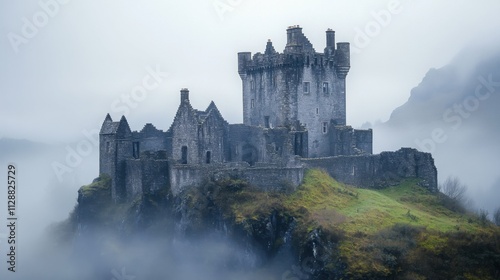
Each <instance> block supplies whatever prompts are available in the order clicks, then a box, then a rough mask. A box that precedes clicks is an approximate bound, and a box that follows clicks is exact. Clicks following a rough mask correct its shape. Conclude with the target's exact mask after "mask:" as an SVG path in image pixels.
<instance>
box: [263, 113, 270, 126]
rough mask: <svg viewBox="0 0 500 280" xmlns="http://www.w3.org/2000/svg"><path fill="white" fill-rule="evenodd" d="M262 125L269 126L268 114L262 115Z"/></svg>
mask: <svg viewBox="0 0 500 280" xmlns="http://www.w3.org/2000/svg"><path fill="white" fill-rule="evenodd" d="M264 126H265V127H266V128H269V127H270V125H269V116H265V117H264Z"/></svg>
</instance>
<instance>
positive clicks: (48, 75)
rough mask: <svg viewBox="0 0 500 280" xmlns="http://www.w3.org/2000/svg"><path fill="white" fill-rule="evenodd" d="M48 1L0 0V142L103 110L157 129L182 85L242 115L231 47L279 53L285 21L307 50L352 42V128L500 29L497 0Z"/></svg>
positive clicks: (46, 132)
mask: <svg viewBox="0 0 500 280" xmlns="http://www.w3.org/2000/svg"><path fill="white" fill-rule="evenodd" d="M56 1H57V0H41V1H27V0H25V1H6V0H1V2H0V34H1V37H0V38H1V39H0V54H1V56H0V120H1V121H0V137H11V138H27V139H30V140H37V141H44V142H52V141H58V142H65V141H77V140H78V139H80V138H82V137H84V136H83V135H82V131H84V130H87V131H90V130H92V129H97V128H99V126H100V124H101V122H102V121H103V119H104V117H105V115H106V113H108V112H109V113H111V116H112V117H113V118H114V119H115V120H117V119H119V117H120V116H121V115H122V114H126V115H127V118H128V120H129V123H130V125H131V128H132V129H133V130H140V129H141V128H142V127H143V125H144V124H145V123H146V122H152V123H153V124H154V125H155V126H157V127H158V128H160V129H163V130H166V129H168V128H169V126H170V124H171V122H172V118H173V116H174V114H175V111H176V109H177V106H178V103H179V90H180V89H181V88H183V87H187V88H189V89H190V91H191V94H190V97H191V98H190V99H191V103H192V104H193V106H194V107H195V108H198V109H205V108H206V106H208V104H209V102H210V100H214V101H215V102H216V104H217V106H218V107H219V109H220V110H221V112H222V114H223V116H224V117H225V118H226V119H227V120H228V121H229V122H230V123H235V122H241V121H242V105H241V81H240V78H239V76H238V73H237V52H241V51H250V52H252V53H255V52H263V51H264V49H265V44H266V41H267V39H271V40H272V41H273V44H274V46H275V48H276V50H278V51H280V52H281V51H283V49H284V47H285V41H286V28H287V26H289V25H295V24H299V25H300V26H302V27H303V32H304V33H305V34H306V36H307V37H308V38H309V39H310V41H311V42H312V43H313V45H314V47H315V49H316V51H323V48H324V47H325V31H326V29H327V28H332V29H334V30H335V31H336V39H337V42H339V41H347V42H350V43H351V51H352V52H351V71H350V73H349V75H348V77H347V102H348V108H347V109H348V113H347V115H348V116H347V117H348V123H350V124H352V125H353V126H355V127H358V126H361V125H362V124H363V123H364V122H366V121H369V122H374V121H377V120H382V121H385V120H387V119H388V117H389V115H390V113H391V112H392V110H393V109H394V108H396V107H398V106H400V105H401V104H403V103H404V102H405V101H406V100H407V99H408V97H409V94H410V90H411V88H412V87H414V86H416V85H418V83H419V82H420V81H421V79H422V78H423V76H424V75H425V73H426V72H427V71H428V70H429V68H432V67H434V68H438V67H441V66H443V65H445V64H447V63H448V62H449V61H450V60H451V59H452V58H453V57H454V56H455V55H456V54H457V53H458V52H459V51H460V50H461V49H462V48H464V47H466V46H470V45H474V44H479V45H487V44H491V42H492V41H493V40H494V39H495V36H496V37H498V30H500V20H498V11H500V1H498V0H483V1H457V0H454V1H451V0H449V1H439V2H438V1H417V0H408V1H406V0H400V1H397V0H396V1H391V0H381V1H373V0H370V1H349V0H328V1H311V0H309V1H291V0H286V1H285V0H217V1H213V0H205V1H202V0H183V1H166V0H163V1H160V0H156V1H154V0H147V1H137V0H120V1H118V0H106V1H79V0H72V1H68V0H65V1H62V0H60V1H58V2H56ZM41 3H49V4H47V5H43V4H41ZM54 3H56V4H55V5H54ZM151 72H160V73H159V74H156V75H154V74H153V75H152V74H151ZM164 73H168V75H166V74H164ZM144 83H145V84H144ZM143 84H144V85H146V87H147V89H144V85H143ZM141 90H143V91H142V92H141Z"/></svg>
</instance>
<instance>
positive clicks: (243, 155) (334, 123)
mask: <svg viewBox="0 0 500 280" xmlns="http://www.w3.org/2000/svg"><path fill="white" fill-rule="evenodd" d="M349 64H350V63H349V43H337V44H335V32H334V31H333V30H331V29H328V30H327V31H326V48H325V50H324V52H323V53H317V52H316V51H315V50H314V48H313V46H312V44H311V43H310V42H309V40H308V39H307V38H306V36H304V34H303V33H302V29H301V28H300V27H299V26H292V27H289V28H288V29H287V45H286V47H285V50H284V52H283V53H278V52H276V51H275V49H274V47H273V45H272V43H271V42H270V41H269V42H268V43H267V46H266V50H265V52H264V53H263V54H262V53H256V54H255V55H253V57H252V55H251V53H249V52H243V53H239V54H238V72H239V74H240V77H241V79H242V82H243V114H244V116H243V119H244V123H243V124H230V123H228V122H227V121H226V120H225V119H224V118H223V116H222V114H221V113H220V111H219V110H218V108H217V106H216V105H215V104H214V103H213V102H211V103H210V104H209V105H208V107H207V108H206V109H205V110H197V109H195V108H193V107H192V106H191V102H190V99H189V98H190V97H189V91H188V89H182V90H181V92H180V104H179V107H178V109H177V113H176V115H175V118H174V120H173V121H172V124H171V125H170V128H169V129H168V130H167V131H163V130H159V129H157V128H156V127H155V126H153V125H152V124H150V123H148V124H146V125H145V126H144V127H143V128H142V130H140V131H132V130H131V129H130V127H129V125H128V122H127V120H126V118H125V117H124V116H122V117H121V119H120V120H119V121H113V120H112V118H111V116H110V115H109V114H108V115H107V116H106V118H105V120H104V122H103V124H102V127H101V131H100V138H99V142H100V148H99V160H100V162H99V172H100V174H107V175H108V176H110V177H111V192H112V197H113V199H114V200H115V201H116V202H120V201H127V200H128V201H130V200H132V199H134V197H136V196H137V195H140V194H143V193H149V192H155V191H158V190H161V189H165V188H169V189H170V190H171V192H172V194H173V195H177V194H179V193H180V192H182V191H183V190H185V189H186V188H188V187H192V186H199V185H201V184H203V182H206V181H207V180H215V179H217V178H224V177H227V176H230V177H236V178H240V179H243V180H246V181H248V182H250V183H251V184H252V185H254V186H257V187H260V188H262V189H265V190H285V191H286V190H289V189H290V187H292V188H295V187H297V186H298V185H299V184H300V183H301V182H302V179H303V175H304V170H305V169H307V168H322V169H324V170H327V171H328V173H329V174H330V175H331V176H332V177H334V178H335V179H337V180H339V181H341V182H345V183H348V184H353V185H356V186H363V187H377V186H380V185H387V184H391V183H393V182H394V180H396V181H397V180H400V179H402V178H414V177H416V178H420V179H422V180H423V182H425V184H426V185H427V186H428V187H429V188H430V189H431V190H433V191H435V190H436V188H437V187H436V186H437V171H436V168H435V166H434V162H433V159H432V156H431V155H430V154H426V153H421V152H418V151H416V150H412V149H401V150H400V151H397V152H384V153H382V154H380V155H373V154H372V130H371V129H369V130H357V129H353V128H352V127H350V126H347V125H346V76H347V73H348V72H349V68H350V65H349Z"/></svg>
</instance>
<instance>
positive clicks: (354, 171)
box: [351, 166, 356, 176]
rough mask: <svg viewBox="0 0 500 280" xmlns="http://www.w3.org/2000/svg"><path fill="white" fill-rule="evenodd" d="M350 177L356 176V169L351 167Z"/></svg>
mask: <svg viewBox="0 0 500 280" xmlns="http://www.w3.org/2000/svg"><path fill="white" fill-rule="evenodd" d="M351 175H352V176H354V175H356V168H355V167H354V166H353V167H352V173H351Z"/></svg>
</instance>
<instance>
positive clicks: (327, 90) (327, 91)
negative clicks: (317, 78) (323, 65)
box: [323, 82, 330, 94]
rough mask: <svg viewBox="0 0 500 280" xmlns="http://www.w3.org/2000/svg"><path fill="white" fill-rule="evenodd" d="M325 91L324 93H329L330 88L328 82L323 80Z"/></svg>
mask: <svg viewBox="0 0 500 280" xmlns="http://www.w3.org/2000/svg"><path fill="white" fill-rule="evenodd" d="M323 93H324V94H329V93H330V92H329V89H328V82H323Z"/></svg>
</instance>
